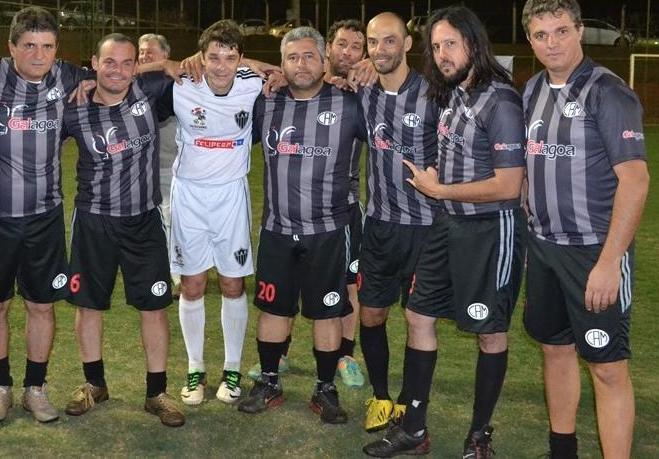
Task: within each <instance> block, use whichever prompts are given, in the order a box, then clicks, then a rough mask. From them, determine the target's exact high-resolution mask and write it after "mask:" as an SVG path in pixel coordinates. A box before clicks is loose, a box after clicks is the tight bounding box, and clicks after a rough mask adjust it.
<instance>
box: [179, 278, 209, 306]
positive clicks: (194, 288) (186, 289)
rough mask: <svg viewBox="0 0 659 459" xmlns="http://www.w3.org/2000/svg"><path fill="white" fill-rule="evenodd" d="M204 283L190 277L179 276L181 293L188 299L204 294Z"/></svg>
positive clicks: (194, 298) (196, 298) (195, 298)
mask: <svg viewBox="0 0 659 459" xmlns="http://www.w3.org/2000/svg"><path fill="white" fill-rule="evenodd" d="M205 290H206V283H205V282H202V281H198V280H194V279H190V278H185V277H182V278H181V295H182V296H183V298H185V299H186V300H188V301H196V300H198V299H200V298H202V297H203V296H204V293H205Z"/></svg>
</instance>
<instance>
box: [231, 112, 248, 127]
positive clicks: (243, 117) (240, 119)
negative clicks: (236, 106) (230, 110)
mask: <svg viewBox="0 0 659 459" xmlns="http://www.w3.org/2000/svg"><path fill="white" fill-rule="evenodd" d="M233 119H234V120H236V124H237V125H238V127H239V128H240V129H243V128H244V127H245V125H247V121H248V120H249V113H248V112H246V111H245V110H240V111H239V112H238V113H236V114H235V115H233Z"/></svg>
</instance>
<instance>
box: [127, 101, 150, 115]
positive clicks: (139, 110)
mask: <svg viewBox="0 0 659 459" xmlns="http://www.w3.org/2000/svg"><path fill="white" fill-rule="evenodd" d="M147 110H149V104H147V103H146V102H144V101H143V100H138V101H137V102H135V103H134V104H133V105H131V107H130V114H131V115H133V116H142V115H144V114H145V113H146V112H147Z"/></svg>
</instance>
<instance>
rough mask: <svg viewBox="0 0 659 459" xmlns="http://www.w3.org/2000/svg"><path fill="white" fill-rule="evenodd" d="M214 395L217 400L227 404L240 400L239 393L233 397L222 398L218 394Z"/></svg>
mask: <svg viewBox="0 0 659 459" xmlns="http://www.w3.org/2000/svg"><path fill="white" fill-rule="evenodd" d="M215 397H216V398H217V399H218V400H219V401H221V402H222V403H226V404H227V405H234V404H236V403H237V402H238V401H239V400H240V395H239V396H237V397H235V398H233V397H232V398H224V397H220V396H219V395H216V396H215Z"/></svg>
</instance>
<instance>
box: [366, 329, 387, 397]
mask: <svg viewBox="0 0 659 459" xmlns="http://www.w3.org/2000/svg"><path fill="white" fill-rule="evenodd" d="M359 339H360V340H361V343H362V354H364V361H365V362H366V369H367V370H368V377H369V379H370V380H371V385H372V386H373V395H374V396H375V398H377V399H379V400H389V399H391V397H390V396H389V381H388V377H389V375H388V373H389V342H388V341H387V323H386V322H385V323H383V324H382V325H377V326H375V327H366V326H364V325H360V326H359Z"/></svg>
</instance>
